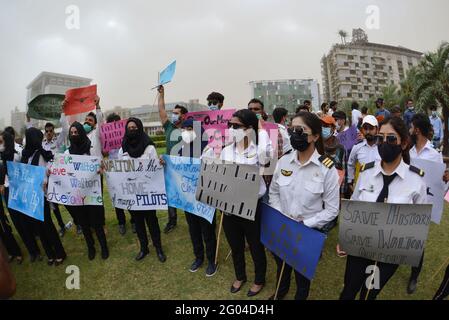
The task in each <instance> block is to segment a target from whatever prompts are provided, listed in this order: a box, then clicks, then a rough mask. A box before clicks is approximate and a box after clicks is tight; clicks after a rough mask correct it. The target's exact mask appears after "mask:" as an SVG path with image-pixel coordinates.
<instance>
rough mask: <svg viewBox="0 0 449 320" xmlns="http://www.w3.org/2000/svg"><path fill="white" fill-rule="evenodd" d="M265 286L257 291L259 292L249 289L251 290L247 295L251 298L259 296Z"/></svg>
mask: <svg viewBox="0 0 449 320" xmlns="http://www.w3.org/2000/svg"><path fill="white" fill-rule="evenodd" d="M263 287H264V286H262V288H260V290H259V291H257V292H254V291H251V289H249V291H248V293H247V294H246V296H247V297H249V298H251V297H255V296H257V295H258V294H259V293H260V292H261V291H262V290H263Z"/></svg>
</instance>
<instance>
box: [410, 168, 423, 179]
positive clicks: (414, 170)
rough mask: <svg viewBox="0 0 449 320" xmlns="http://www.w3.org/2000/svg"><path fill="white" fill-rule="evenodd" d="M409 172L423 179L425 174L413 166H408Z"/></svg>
mask: <svg viewBox="0 0 449 320" xmlns="http://www.w3.org/2000/svg"><path fill="white" fill-rule="evenodd" d="M410 171H411V172H414V173H416V174H417V175H419V176H420V177H424V174H425V173H424V171H423V170H421V169H419V168H417V167H414V166H410Z"/></svg>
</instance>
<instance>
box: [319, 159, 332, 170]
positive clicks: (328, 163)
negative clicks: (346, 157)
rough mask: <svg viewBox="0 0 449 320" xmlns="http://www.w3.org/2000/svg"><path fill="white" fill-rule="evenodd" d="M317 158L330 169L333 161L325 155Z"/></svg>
mask: <svg viewBox="0 0 449 320" xmlns="http://www.w3.org/2000/svg"><path fill="white" fill-rule="evenodd" d="M318 160H320V162H321V163H322V164H324V166H325V167H326V168H328V169H331V168H332V167H333V166H334V165H335V163H334V161H332V159H331V158H328V157H326V156H321V157H320V158H319V159H318Z"/></svg>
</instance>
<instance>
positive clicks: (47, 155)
mask: <svg viewBox="0 0 449 320" xmlns="http://www.w3.org/2000/svg"><path fill="white" fill-rule="evenodd" d="M25 139H26V144H25V149H23V151H22V163H28V161H29V159H30V158H31V157H33V159H32V160H31V164H32V165H33V166H38V165H39V159H40V156H42V157H43V158H44V160H45V161H47V162H48V161H50V160H53V153H52V152H51V151H45V150H44V149H43V148H42V140H44V134H43V133H42V132H41V131H40V130H39V129H36V128H29V129H27V131H26V132H25ZM33 155H34V156H33Z"/></svg>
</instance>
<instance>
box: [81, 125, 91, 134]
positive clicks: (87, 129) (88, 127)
mask: <svg viewBox="0 0 449 320" xmlns="http://www.w3.org/2000/svg"><path fill="white" fill-rule="evenodd" d="M83 127H84V131H86V133H90V132H91V131H92V127H91V126H90V124H87V123H85V124H84V126H83Z"/></svg>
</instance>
